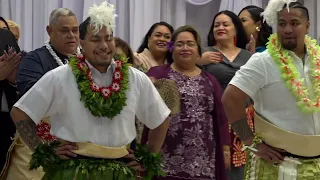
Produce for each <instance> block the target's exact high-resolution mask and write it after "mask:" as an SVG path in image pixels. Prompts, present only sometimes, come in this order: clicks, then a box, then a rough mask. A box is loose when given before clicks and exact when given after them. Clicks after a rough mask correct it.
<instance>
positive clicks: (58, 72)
mask: <svg viewBox="0 0 320 180" xmlns="http://www.w3.org/2000/svg"><path fill="white" fill-rule="evenodd" d="M89 66H90V69H91V70H92V76H93V79H94V81H95V82H96V83H98V84H99V85H103V86H108V85H110V84H111V81H112V72H113V71H114V68H115V64H114V62H112V64H111V66H109V68H108V71H107V73H104V74H101V73H100V72H99V71H97V70H96V69H95V68H93V67H92V66H91V65H89ZM126 96H127V101H126V103H127V106H125V107H124V109H123V110H122V112H121V114H119V115H117V116H115V117H114V118H113V119H112V120H110V119H108V118H106V117H104V118H98V117H94V116H93V115H92V114H91V112H90V111H89V110H88V109H87V108H85V106H84V103H83V102H82V101H80V92H79V90H78V84H77V83H76V79H75V77H74V75H73V73H72V70H71V67H70V66H68V65H64V66H60V67H58V68H56V69H54V70H52V71H49V72H48V73H46V74H45V75H44V76H43V77H42V78H41V79H40V80H39V81H38V82H37V83H36V84H35V85H34V86H33V87H32V88H31V89H30V90H29V91H28V92H27V93H26V94H25V95H24V96H23V97H22V98H20V100H19V101H18V102H17V103H16V104H15V105H14V106H15V107H17V108H19V109H21V110H22V111H24V112H25V113H26V114H27V115H28V116H29V117H30V118H31V119H32V120H33V121H34V122H35V123H36V124H38V123H40V121H41V119H42V118H43V117H46V116H50V119H51V125H52V129H51V134H53V135H55V136H57V137H58V138H61V139H64V140H67V141H71V142H91V143H94V144H98V145H103V146H107V147H120V146H123V145H127V144H129V143H131V142H132V141H133V140H134V138H135V137H136V129H135V116H137V118H138V119H139V120H140V121H141V122H142V123H143V124H145V125H146V126H147V127H148V128H150V129H154V128H156V127H158V126H159V125H160V124H162V122H164V120H165V119H166V118H167V117H168V116H169V114H170V110H169V109H168V107H167V106H166V104H165V103H164V102H163V100H162V98H161V96H160V95H159V93H158V91H157V90H156V89H155V87H154V86H153V84H152V82H151V80H150V79H149V78H148V77H147V76H146V75H145V74H144V73H142V72H140V71H139V70H137V69H134V68H131V67H130V68H129V89H128V90H127V92H126Z"/></svg>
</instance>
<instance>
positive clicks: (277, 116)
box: [230, 51, 320, 135]
mask: <svg viewBox="0 0 320 180" xmlns="http://www.w3.org/2000/svg"><path fill="white" fill-rule="evenodd" d="M290 54H291V55H292V56H293V58H294V65H295V66H296V67H297V69H298V71H299V73H300V78H304V79H305V83H306V86H307V87H308V88H309V91H310V94H311V96H313V94H312V92H313V90H312V84H311V79H310V60H309V57H308V55H306V57H305V65H304V64H303V61H302V60H301V59H300V58H299V57H298V56H296V55H295V54H294V53H293V52H290ZM230 84H232V85H234V86H236V87H238V88H239V89H241V90H242V91H243V92H245V93H246V94H248V95H249V96H250V97H251V98H252V99H253V101H254V108H255V110H256V111H257V112H258V113H260V114H261V115H262V116H264V117H265V118H267V119H268V120H269V121H270V122H271V123H273V124H274V125H276V126H278V127H280V128H282V129H285V130H288V131H290V132H293V133H298V134H303V135H319V134H320V121H319V115H320V114H319V113H303V112H302V111H301V110H300V108H299V107H298V106H297V105H296V103H297V99H296V97H295V96H294V95H293V94H292V93H291V91H290V90H289V89H288V88H287V87H286V85H285V82H284V81H283V80H282V78H281V73H280V70H279V67H278V65H277V64H276V63H275V61H274V60H273V58H272V57H271V55H270V53H269V52H268V51H264V52H263V53H256V54H254V55H253V56H252V57H251V58H250V60H249V61H248V62H247V64H246V65H244V66H242V67H241V68H240V70H239V71H238V72H237V73H236V75H235V76H234V78H233V79H232V80H231V82H230Z"/></svg>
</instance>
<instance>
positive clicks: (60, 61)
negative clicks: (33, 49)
mask: <svg viewBox="0 0 320 180" xmlns="http://www.w3.org/2000/svg"><path fill="white" fill-rule="evenodd" d="M44 45H45V46H46V48H47V50H48V51H49V53H50V54H51V56H52V57H53V59H55V60H56V62H57V64H58V65H59V66H63V65H64V64H63V62H62V60H61V59H60V58H59V56H58V55H57V53H56V52H54V50H53V49H52V47H51V45H50V43H49V42H48V41H47V42H45V43H44ZM76 54H81V52H80V48H79V47H77V51H76ZM66 64H68V60H66Z"/></svg>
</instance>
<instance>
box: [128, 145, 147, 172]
mask: <svg viewBox="0 0 320 180" xmlns="http://www.w3.org/2000/svg"><path fill="white" fill-rule="evenodd" d="M128 151H129V154H128V155H126V156H125V157H123V158H127V159H131V160H132V161H131V162H130V163H128V164H127V165H128V167H131V168H133V169H134V170H136V171H144V169H143V167H142V166H141V165H140V164H139V162H138V161H137V159H136V157H135V156H134V152H133V151H132V150H131V149H129V150H128Z"/></svg>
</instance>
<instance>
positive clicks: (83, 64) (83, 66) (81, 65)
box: [78, 61, 89, 72]
mask: <svg viewBox="0 0 320 180" xmlns="http://www.w3.org/2000/svg"><path fill="white" fill-rule="evenodd" d="M78 69H79V70H80V71H82V72H85V71H86V70H88V69H89V67H88V65H87V63H86V62H84V61H81V62H79V63H78Z"/></svg>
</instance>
